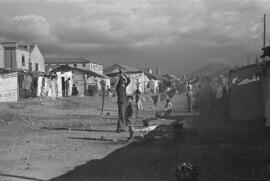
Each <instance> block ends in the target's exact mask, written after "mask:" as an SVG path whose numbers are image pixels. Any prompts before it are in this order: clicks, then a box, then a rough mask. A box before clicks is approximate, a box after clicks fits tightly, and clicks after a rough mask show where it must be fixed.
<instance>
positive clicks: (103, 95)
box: [100, 79, 106, 116]
mask: <svg viewBox="0 0 270 181" xmlns="http://www.w3.org/2000/svg"><path fill="white" fill-rule="evenodd" d="M105 85H106V83H105V80H103V79H102V80H101V90H102V105H101V113H100V115H101V116H103V111H104V99H105Z"/></svg>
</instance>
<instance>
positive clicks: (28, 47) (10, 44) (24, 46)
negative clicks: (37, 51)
mask: <svg viewBox="0 0 270 181" xmlns="http://www.w3.org/2000/svg"><path fill="white" fill-rule="evenodd" d="M0 44H1V45H2V46H3V47H4V48H17V49H20V50H25V51H30V52H32V51H33V49H34V48H35V46H36V44H35V43H25V42H16V41H4V42H1V43H0Z"/></svg>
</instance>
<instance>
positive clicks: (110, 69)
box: [104, 64, 143, 75]
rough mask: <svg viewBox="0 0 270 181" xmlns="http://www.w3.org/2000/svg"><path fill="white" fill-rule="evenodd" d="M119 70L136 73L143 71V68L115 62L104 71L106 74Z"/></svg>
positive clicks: (115, 72) (112, 73)
mask: <svg viewBox="0 0 270 181" xmlns="http://www.w3.org/2000/svg"><path fill="white" fill-rule="evenodd" d="M119 70H121V71H123V72H129V73H136V72H143V71H142V70H140V69H138V68H136V67H131V66H128V65H123V64H113V65H112V66H110V67H107V68H106V69H105V70H104V72H105V74H106V75H114V74H117V73H119Z"/></svg>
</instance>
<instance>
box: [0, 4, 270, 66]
mask: <svg viewBox="0 0 270 181" xmlns="http://www.w3.org/2000/svg"><path fill="white" fill-rule="evenodd" d="M14 8H16V11H11V10H13V9H14ZM269 8H270V1H269V0H129V1H126V0H117V1H115V0H91V1H87V0H74V1H72V0H68V1H64V0H40V1H36V0H9V1H4V0H0V17H2V19H0V23H1V26H0V39H3V38H5V39H15V40H16V39H19V40H21V39H23V40H31V41H36V42H37V43H39V44H40V45H41V48H43V49H44V50H43V51H44V52H45V53H47V54H54V55H56V54H58V55H59V56H61V55H63V56H66V55H74V56H75V55H76V56H83V55H86V56H87V55H95V56H98V57H102V59H103V60H104V62H106V61H107V63H108V64H110V61H111V60H114V61H119V63H125V64H132V63H134V61H135V60H137V61H140V62H141V63H145V64H149V65H156V64H160V65H161V66H162V65H164V66H165V67H167V69H168V70H173V71H177V70H178V69H179V68H176V67H178V66H180V69H181V67H184V68H182V69H183V70H184V71H185V70H187V67H188V65H189V66H190V67H194V66H199V65H200V64H201V63H202V62H207V61H208V60H220V59H222V60H226V61H228V62H230V63H236V62H238V63H239V62H241V61H242V59H246V57H247V56H253V57H255V56H258V55H259V54H260V51H259V49H260V47H261V44H262V43H261V39H262V22H261V21H260V19H261V17H262V16H263V12H265V11H266V10H267V9H269ZM10 17H11V18H10ZM269 33H270V32H269ZM194 50H196V51H194ZM243 57H244V58H243ZM138 59H140V60H138ZM236 60H239V61H236Z"/></svg>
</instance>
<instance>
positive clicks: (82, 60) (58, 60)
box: [45, 58, 102, 65]
mask: <svg viewBox="0 0 270 181" xmlns="http://www.w3.org/2000/svg"><path fill="white" fill-rule="evenodd" d="M73 63H94V64H98V65H102V64H100V63H96V62H93V61H91V60H89V59H86V58H45V64H73Z"/></svg>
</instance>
